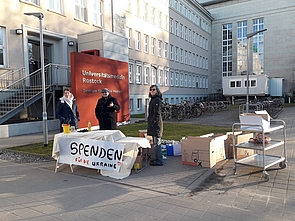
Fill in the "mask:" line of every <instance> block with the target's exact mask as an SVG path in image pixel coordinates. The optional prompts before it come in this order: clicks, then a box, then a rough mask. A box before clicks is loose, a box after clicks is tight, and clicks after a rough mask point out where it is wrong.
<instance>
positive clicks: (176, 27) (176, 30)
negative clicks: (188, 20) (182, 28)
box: [175, 21, 179, 36]
mask: <svg viewBox="0 0 295 221" xmlns="http://www.w3.org/2000/svg"><path fill="white" fill-rule="evenodd" d="M178 34H179V33H178V21H175V35H176V36H178Z"/></svg>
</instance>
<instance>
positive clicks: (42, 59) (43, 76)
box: [24, 12, 48, 147]
mask: <svg viewBox="0 0 295 221" xmlns="http://www.w3.org/2000/svg"><path fill="white" fill-rule="evenodd" d="M24 14H25V15H32V16H35V17H37V18H39V21H40V25H39V26H40V56H41V77H42V105H43V113H42V115H43V136H44V147H45V146H47V145H48V125H47V112H46V93H45V73H44V45H43V30H42V19H43V18H44V15H43V14H42V13H41V12H30V13H24Z"/></svg>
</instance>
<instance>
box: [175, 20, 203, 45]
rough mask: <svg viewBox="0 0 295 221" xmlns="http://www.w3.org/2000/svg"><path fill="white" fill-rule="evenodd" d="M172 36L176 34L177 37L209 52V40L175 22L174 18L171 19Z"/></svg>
mask: <svg viewBox="0 0 295 221" xmlns="http://www.w3.org/2000/svg"><path fill="white" fill-rule="evenodd" d="M169 31H170V33H171V34H174V35H175V36H177V37H180V38H182V39H184V40H186V41H188V42H189V43H192V44H194V45H197V46H199V47H201V48H203V49H205V50H207V51H208V39H206V38H204V37H202V35H199V34H198V33H196V32H195V31H192V30H191V29H190V28H188V27H187V26H185V25H183V24H181V23H179V22H178V21H174V19H173V18H170V29H169Z"/></svg>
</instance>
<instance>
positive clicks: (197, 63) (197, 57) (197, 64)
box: [196, 55, 199, 68]
mask: <svg viewBox="0 0 295 221" xmlns="http://www.w3.org/2000/svg"><path fill="white" fill-rule="evenodd" d="M196 67H197V68H198V67H199V55H196Z"/></svg>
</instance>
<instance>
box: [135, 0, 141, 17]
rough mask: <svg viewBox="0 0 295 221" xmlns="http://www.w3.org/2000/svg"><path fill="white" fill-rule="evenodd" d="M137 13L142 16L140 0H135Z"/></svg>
mask: <svg viewBox="0 0 295 221" xmlns="http://www.w3.org/2000/svg"><path fill="white" fill-rule="evenodd" d="M135 15H137V16H140V0H136V1H135Z"/></svg>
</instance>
